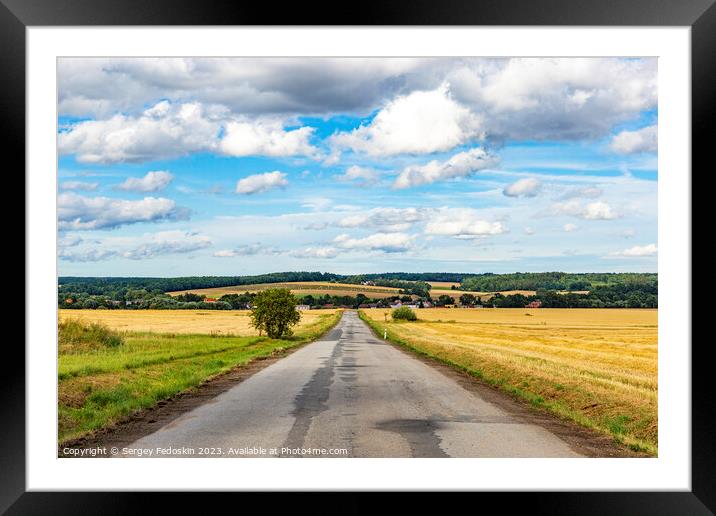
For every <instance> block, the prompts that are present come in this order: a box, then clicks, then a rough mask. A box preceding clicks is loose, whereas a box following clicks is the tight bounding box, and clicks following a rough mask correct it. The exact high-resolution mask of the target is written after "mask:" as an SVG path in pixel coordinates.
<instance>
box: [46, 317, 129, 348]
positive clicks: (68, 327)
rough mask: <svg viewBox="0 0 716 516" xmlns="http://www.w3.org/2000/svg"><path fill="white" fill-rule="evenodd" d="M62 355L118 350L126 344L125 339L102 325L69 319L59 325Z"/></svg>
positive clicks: (58, 332)
mask: <svg viewBox="0 0 716 516" xmlns="http://www.w3.org/2000/svg"><path fill="white" fill-rule="evenodd" d="M57 338H58V344H59V350H60V353H72V352H83V351H97V350H102V349H108V348H116V347H118V346H121V345H122V344H124V338H123V337H122V336H121V335H120V334H119V333H117V332H116V331H113V330H110V329H109V328H108V327H107V326H105V325H104V324H101V323H96V322H93V323H86V322H84V321H81V320H80V319H68V320H66V321H62V322H61V323H59V324H58V325H57Z"/></svg>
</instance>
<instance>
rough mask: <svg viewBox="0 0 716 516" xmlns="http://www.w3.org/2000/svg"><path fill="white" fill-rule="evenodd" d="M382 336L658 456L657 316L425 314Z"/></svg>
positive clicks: (368, 314)
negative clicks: (386, 336) (387, 336)
mask: <svg viewBox="0 0 716 516" xmlns="http://www.w3.org/2000/svg"><path fill="white" fill-rule="evenodd" d="M361 312H362V316H363V317H364V318H365V319H366V320H367V321H368V322H369V323H370V324H371V325H372V326H373V327H374V328H375V329H376V330H377V331H379V332H381V333H382V331H383V329H384V328H387V329H388V335H389V337H390V338H391V339H392V340H394V341H396V342H398V343H401V344H404V345H407V346H409V347H412V348H414V349H416V350H418V351H420V352H422V353H425V354H428V355H430V356H433V357H435V358H438V359H439V360H442V361H445V362H448V363H451V364H453V365H456V366H458V367H460V368H462V369H465V370H466V371H469V372H470V373H471V374H473V375H474V376H477V377H480V378H483V379H484V380H485V381H487V382H489V383H491V384H493V385H495V386H497V387H500V388H502V389H504V390H506V391H508V392H511V393H513V394H515V395H517V396H520V397H522V398H525V399H527V400H529V401H530V402H532V404H533V405H535V406H537V407H541V408H544V409H547V410H549V411H551V412H553V413H556V414H558V415H560V416H561V417H564V418H567V419H571V420H573V421H575V422H577V423H580V424H582V425H584V426H587V427H590V428H593V429H596V430H598V431H601V432H603V433H606V434H610V435H612V436H613V437H614V438H615V439H616V440H617V441H619V442H623V443H625V444H627V445H629V446H630V447H632V448H633V449H636V450H642V451H646V452H647V453H650V454H654V455H656V453H657V446H658V443H657V435H658V431H657V430H658V425H657V412H658V411H657V397H658V396H657V395H658V382H657V380H658V375H657V339H658V327H657V323H658V313H657V310H631V309H611V310H610V309H533V310H527V309H509V308H505V309H493V308H482V309H458V308H453V309H423V310H416V312H417V314H418V318H419V319H418V321H416V322H402V321H401V322H393V321H391V320H390V316H388V322H387V323H385V322H384V314H385V312H386V310H381V309H371V310H362V311H361Z"/></svg>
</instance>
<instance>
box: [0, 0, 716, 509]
mask: <svg viewBox="0 0 716 516" xmlns="http://www.w3.org/2000/svg"><path fill="white" fill-rule="evenodd" d="M715 2H716V0H659V1H656V0H600V1H597V0H481V1H473V2H470V3H467V2H465V1H460V0H441V1H439V2H436V1H434V2H428V1H426V0H422V1H410V0H400V1H396V0H393V1H387V0H384V1H382V2H381V1H363V2H360V3H358V4H354V6H353V7H350V6H349V5H348V4H343V3H339V2H333V3H328V2H326V3H323V2H313V3H311V4H310V5H307V4H305V3H281V4H275V5H274V4H271V3H267V2H242V3H239V2H226V1H221V0H203V1H201V2H197V1H184V2H178V1H176V0H174V1H172V0H144V1H143V0H124V1H121V0H0V65H1V66H0V71H1V72H0V74H1V75H2V81H0V116H1V122H0V131H1V132H2V133H3V136H4V138H2V140H0V145H2V147H3V148H4V155H5V157H6V158H7V157H12V158H14V159H13V160H12V161H11V162H12V163H14V164H15V169H16V170H24V169H25V98H26V97H25V55H26V54H25V50H26V49H25V31H26V28H27V27H32V26H89V25H97V26H113V25H158V26H164V25H186V26H191V25H194V26H196V25H423V26H425V25H463V26H464V25H483V26H484V25H503V26H517V25H537V26H539V25H551V26H595V25H597V26H690V27H691V44H692V48H691V52H692V54H691V58H692V61H691V72H692V169H693V168H697V167H698V166H699V164H702V165H703V166H702V167H700V168H702V169H703V170H702V171H703V172H704V173H705V172H706V166H705V165H706V160H707V156H708V154H709V150H710V147H711V146H712V145H713V144H712V143H711V141H710V139H711V138H710V135H711V134H713V133H714V131H713V129H714V125H715V122H714V121H715V120H716V109H715V106H716V102H714V97H715V96H716V95H715V94H714V93H715V92H716V59H715V58H714V51H716V6H715V5H714V4H715ZM279 5H280V7H279ZM709 129H711V130H709ZM710 165H711V168H713V165H712V164H710ZM8 172H9V170H8ZM13 173H15V174H16V172H13ZM20 188H23V189H24V182H23V186H21V187H20ZM692 234H693V232H692ZM692 252H693V251H692ZM692 274H693V273H692ZM694 308H696V307H695V306H694ZM692 320H693V316H692ZM698 344H701V345H698ZM684 345H691V353H692V411H691V413H692V457H691V464H692V490H691V491H690V492H639V493H636V492H599V493H596V492H590V493H555V492H552V493H509V494H497V493H483V494H480V495H479V496H480V497H482V498H484V499H490V501H494V502H497V503H499V504H500V506H501V508H500V510H501V511H505V510H507V511H508V512H511V509H514V508H515V507H517V506H524V505H528V506H529V510H530V512H531V513H533V514H541V513H549V514H595V515H596V514H599V515H600V516H602V515H604V514H650V515H662V514H694V515H698V514H713V513H714V511H716V489H714V486H716V474H715V471H716V469H715V468H714V454H715V453H716V446H715V444H714V442H715V440H714V435H713V434H714V429H715V425H714V417H713V415H714V409H716V402H715V401H714V397H713V396H712V395H711V390H712V389H711V388H710V387H712V384H711V382H710V377H711V375H712V373H711V365H710V362H709V360H708V358H707V354H708V347H709V346H710V340H706V341H705V342H703V343H697V345H693V344H692V343H684ZM16 347H17V346H16ZM12 364H13V366H12V367H6V368H4V371H3V373H4V377H3V381H2V389H0V512H3V511H6V510H7V513H8V514H27V513H30V514H35V513H45V512H51V513H53V514H63V513H65V512H67V513H69V512H70V511H73V512H83V513H99V512H102V513H104V514H120V513H121V514H126V513H135V512H142V511H138V510H137V509H138V507H142V506H146V501H145V500H141V501H140V500H138V497H139V496H142V495H140V494H137V493H119V492H113V493H77V492H73V493H47V492H45V493H40V492H26V488H25V473H26V470H25V417H24V416H25V357H24V353H23V352H22V350H21V349H20V350H16V356H15V357H14V358H13V359H12ZM225 496H230V495H225ZM241 496H242V497H245V496H246V494H243V495H241ZM272 496H273V495H272ZM354 496H355V495H354ZM473 496H474V495H473ZM161 498H162V503H165V501H169V500H171V502H173V503H179V504H182V506H183V508H184V509H189V508H191V505H188V501H187V499H186V498H187V497H186V496H185V495H183V494H177V493H171V494H170V495H169V496H161ZM244 500H245V498H244ZM412 500H413V501H412V502H411V503H417V504H420V503H422V502H421V497H420V496H417V497H414V498H413V499H412ZM252 501H254V500H252ZM256 501H257V502H259V501H258V500H256ZM197 502H198V503H199V504H204V503H205V502H202V501H197ZM483 502H484V500H481V502H480V503H483ZM244 503H246V502H244ZM259 503H260V502H259ZM411 503H408V504H407V505H405V506H404V507H403V508H404V509H406V510H409V507H410V504H411ZM473 503H474V502H473ZM373 505H374V502H373V501H371V500H365V499H364V498H361V499H360V500H359V499H358V498H357V497H356V500H355V502H354V503H353V504H351V505H350V507H352V512H358V511H360V512H365V510H372V509H373ZM205 507H206V506H205ZM361 509H362V510H361ZM347 510H349V509H348V508H343V509H342V510H341V512H346V511H347Z"/></svg>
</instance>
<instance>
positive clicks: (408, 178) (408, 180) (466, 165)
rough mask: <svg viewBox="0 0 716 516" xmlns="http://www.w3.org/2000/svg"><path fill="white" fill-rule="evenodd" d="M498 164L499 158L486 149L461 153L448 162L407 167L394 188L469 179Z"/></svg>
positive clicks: (397, 179)
mask: <svg viewBox="0 0 716 516" xmlns="http://www.w3.org/2000/svg"><path fill="white" fill-rule="evenodd" d="M497 163H498V159H497V157H495V156H493V155H491V154H489V153H487V152H486V151H485V150H484V149H481V148H474V149H470V150H468V151H464V152H459V153H457V154H455V155H454V156H452V157H451V158H450V159H448V160H446V161H438V160H433V161H431V162H429V163H427V164H425V165H411V166H409V167H406V168H404V169H403V171H402V172H401V173H400V174H399V175H398V177H397V178H396V180H395V182H394V183H393V188H410V187H413V186H419V185H424V184H429V183H434V182H436V181H444V180H446V179H453V178H456V177H467V176H470V175H471V174H474V173H475V172H478V171H480V170H483V169H485V168H489V167H492V166H495V165H496V164H497Z"/></svg>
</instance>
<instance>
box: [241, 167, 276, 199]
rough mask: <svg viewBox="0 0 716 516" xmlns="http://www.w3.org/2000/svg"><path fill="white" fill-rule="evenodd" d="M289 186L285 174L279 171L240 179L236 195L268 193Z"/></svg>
mask: <svg viewBox="0 0 716 516" xmlns="http://www.w3.org/2000/svg"><path fill="white" fill-rule="evenodd" d="M287 185H288V179H286V173H285V172H279V171H277V170H275V171H273V172H266V173H264V174H254V175H252V176H248V177H245V178H243V179H240V180H239V181H238V182H237V183H236V193H239V194H245V195H251V194H255V193H260V192H266V191H268V190H271V189H272V188H283V187H285V186H287Z"/></svg>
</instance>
